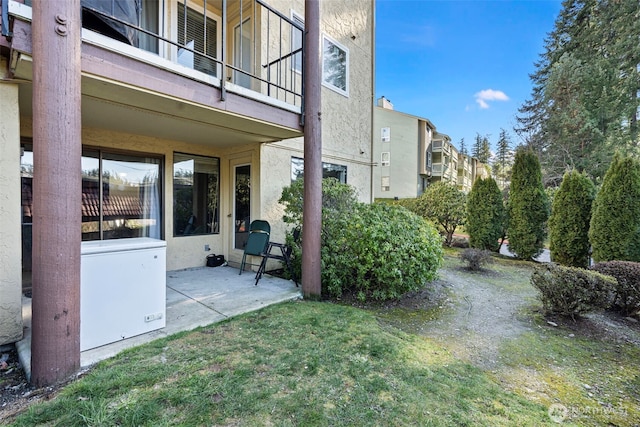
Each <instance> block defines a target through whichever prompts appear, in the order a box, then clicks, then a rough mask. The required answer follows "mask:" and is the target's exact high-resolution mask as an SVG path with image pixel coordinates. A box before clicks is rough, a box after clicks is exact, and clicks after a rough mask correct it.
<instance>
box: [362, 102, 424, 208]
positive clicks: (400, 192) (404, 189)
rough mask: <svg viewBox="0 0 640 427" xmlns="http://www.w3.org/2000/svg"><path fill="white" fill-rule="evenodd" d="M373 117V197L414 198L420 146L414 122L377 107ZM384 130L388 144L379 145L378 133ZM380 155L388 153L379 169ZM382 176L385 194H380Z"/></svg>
mask: <svg viewBox="0 0 640 427" xmlns="http://www.w3.org/2000/svg"><path fill="white" fill-rule="evenodd" d="M373 116H374V133H373V159H374V161H375V162H377V164H378V165H377V166H376V167H374V172H373V188H374V197H376V198H394V197H398V198H401V199H403V198H408V197H417V196H418V162H419V159H418V150H419V146H420V138H419V134H418V123H419V120H418V118H417V117H414V116H410V115H407V114H404V113H401V112H399V111H394V110H387V109H384V108H380V107H375V108H374V112H373ZM385 127H388V128H390V135H391V138H390V141H389V142H382V139H381V136H380V133H381V129H382V128H385ZM383 151H386V152H389V153H390V164H389V166H381V165H380V157H381V153H382V152H383ZM383 176H388V177H389V184H390V185H389V187H390V188H389V191H382V186H381V180H382V177H383Z"/></svg>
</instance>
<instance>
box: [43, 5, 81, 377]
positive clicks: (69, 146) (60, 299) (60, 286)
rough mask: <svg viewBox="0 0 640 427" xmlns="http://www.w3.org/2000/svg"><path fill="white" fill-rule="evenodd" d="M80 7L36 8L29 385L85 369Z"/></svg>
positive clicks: (45, 6)
mask: <svg viewBox="0 0 640 427" xmlns="http://www.w3.org/2000/svg"><path fill="white" fill-rule="evenodd" d="M81 25H82V24H81V21H80V0H56V1H35V2H33V21H32V36H33V151H34V178H33V210H34V216H33V302H32V337H31V382H32V384H34V385H36V386H44V385H48V384H53V383H56V382H58V381H61V380H63V379H65V378H67V377H68V376H69V375H71V374H73V373H74V372H76V371H77V370H78V369H79V367H80V242H81V225H82V216H81V206H82V205H81V192H82V175H81V155H82V142H81V126H82V125H81V113H80V71H81V68H80V43H81V38H80V37H81V36H80V32H81Z"/></svg>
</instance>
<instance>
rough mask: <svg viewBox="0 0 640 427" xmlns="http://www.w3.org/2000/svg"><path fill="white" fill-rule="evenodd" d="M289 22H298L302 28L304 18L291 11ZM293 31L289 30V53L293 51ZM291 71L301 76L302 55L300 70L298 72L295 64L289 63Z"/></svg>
mask: <svg viewBox="0 0 640 427" xmlns="http://www.w3.org/2000/svg"><path fill="white" fill-rule="evenodd" d="M291 20H292V21H294V22H295V21H299V23H301V24H302V27H303V28H304V16H303V15H301V14H299V13H297V12H296V11H294V10H293V9H292V10H291ZM293 30H294V28H293V27H292V28H291V51H293V49H294V47H293ZM302 37H304V32H303V33H302ZM291 70H292V71H294V72H296V73H298V74H302V55H300V69H299V70H298V69H297V68H296V67H295V63H294V61H291Z"/></svg>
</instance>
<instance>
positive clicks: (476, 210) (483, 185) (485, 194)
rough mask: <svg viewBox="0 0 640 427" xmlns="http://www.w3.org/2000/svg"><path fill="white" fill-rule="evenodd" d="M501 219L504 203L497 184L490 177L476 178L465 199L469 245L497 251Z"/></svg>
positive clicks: (502, 217) (500, 232)
mask: <svg viewBox="0 0 640 427" xmlns="http://www.w3.org/2000/svg"><path fill="white" fill-rule="evenodd" d="M503 221H504V205H503V203H502V192H501V191H500V189H499V188H498V184H497V183H496V181H495V180H494V179H493V178H491V177H488V178H486V179H482V178H481V179H477V180H476V181H475V182H474V183H473V187H472V188H471V192H470V193H469V197H468V200H467V221H466V225H465V228H466V230H467V232H468V233H469V245H470V246H471V247H472V248H478V249H488V250H490V251H494V252H496V251H498V249H499V248H500V244H499V242H498V240H499V239H500V237H502V223H503Z"/></svg>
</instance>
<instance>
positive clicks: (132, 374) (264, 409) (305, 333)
mask: <svg viewBox="0 0 640 427" xmlns="http://www.w3.org/2000/svg"><path fill="white" fill-rule="evenodd" d="M15 425H17V426H34V425H54V426H79V425H94V426H98V425H105V426H106V425H148V426H162V425H188V426H198V425H247V426H253V425H277V426H289V425H300V426H337V425H384V426H387V425H389V426H403V425H407V426H408V425H422V426H464V425H468V426H478V425H486V426H500V425H504V426H513V425H552V423H551V422H550V420H549V418H548V416H547V408H546V406H544V404H541V403H536V402H532V401H528V400H526V399H524V398H523V397H521V396H519V395H518V394H517V393H515V392H512V391H506V390H504V389H503V388H502V387H501V386H499V385H498V384H497V383H496V382H495V381H494V380H493V379H492V378H491V377H490V376H489V375H487V374H485V373H483V372H482V371H480V370H479V369H477V368H475V367H473V366H471V365H469V364H467V363H463V362H461V361H458V360H455V359H454V358H453V357H452V356H451V355H450V353H449V352H448V351H447V350H446V349H444V348H443V347H442V346H440V345H437V344H434V343H433V342H431V341H430V340H429V339H426V338H424V337H419V336H416V335H410V334H406V333H404V332H401V331H400V330H397V329H394V328H389V327H386V328H382V327H381V326H380V325H379V323H378V321H377V320H376V318H375V317H374V316H373V315H372V314H370V313H368V312H366V311H363V310H360V309H356V308H352V307H345V306H340V305H335V304H330V303H320V302H290V303H283V304H279V305H277V306H272V307H268V308H265V309H263V310H261V311H259V312H254V313H251V314H247V315H244V316H240V317H238V318H235V319H232V320H229V321H227V322H224V323H219V324H215V325H212V326H209V327H206V328H201V329H198V330H196V331H192V332H188V333H182V334H178V335H175V336H172V337H169V338H165V339H161V340H158V341H155V342H153V343H150V344H147V345H144V346H141V347H138V348H135V349H131V350H128V351H125V352H124V353H121V354H120V355H119V356H117V357H115V358H113V359H110V360H107V361H104V362H101V363H99V364H98V365H97V366H96V367H95V368H94V369H92V370H91V372H90V373H88V374H87V375H86V376H84V377H83V378H81V379H80V380H78V381H76V382H74V383H72V384H71V385H69V386H67V387H66V388H65V389H64V390H62V392H61V393H60V394H59V396H58V397H57V398H56V399H55V400H53V401H51V402H47V403H43V404H38V405H35V406H33V407H31V408H30V409H29V411H28V412H27V413H25V414H23V415H22V416H21V417H19V418H18V419H17V420H16V421H15Z"/></svg>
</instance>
